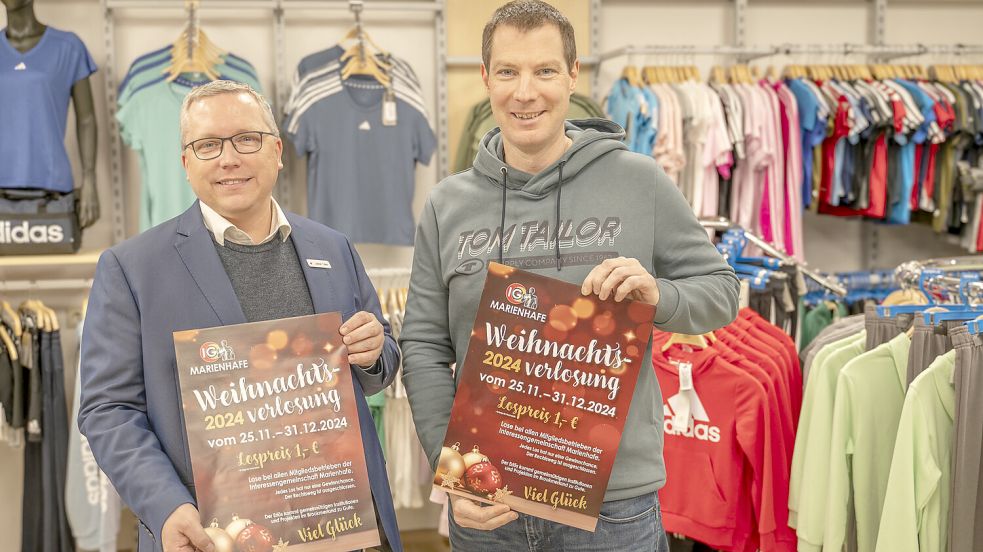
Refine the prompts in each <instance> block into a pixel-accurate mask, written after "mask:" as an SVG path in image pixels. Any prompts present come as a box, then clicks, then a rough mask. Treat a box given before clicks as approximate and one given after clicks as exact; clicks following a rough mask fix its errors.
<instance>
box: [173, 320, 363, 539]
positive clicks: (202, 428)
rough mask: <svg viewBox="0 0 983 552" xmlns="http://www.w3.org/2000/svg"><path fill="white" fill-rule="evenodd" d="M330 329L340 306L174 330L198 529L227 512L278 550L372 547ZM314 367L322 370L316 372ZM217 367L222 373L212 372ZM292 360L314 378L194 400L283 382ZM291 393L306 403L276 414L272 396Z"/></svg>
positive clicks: (354, 431) (355, 437) (335, 338)
mask: <svg viewBox="0 0 983 552" xmlns="http://www.w3.org/2000/svg"><path fill="white" fill-rule="evenodd" d="M340 327H341V316H340V315H339V314H338V313H325V314H315V315H312V316H301V317H297V318H288V319H283V320H271V321H267V322H254V323H249V324H239V325H234V326H224V327H218V328H208V329H202V330H187V331H181V332H174V350H175V353H176V355H177V366H178V375H179V380H180V385H181V396H182V401H183V409H184V421H185V429H186V432H187V436H188V447H189V450H190V452H191V464H192V471H193V472H194V479H195V490H196V494H197V500H198V510H199V512H200V514H201V519H202V523H203V525H205V527H209V525H210V524H211V523H212V521H213V520H215V521H217V526H218V527H220V528H225V527H228V526H229V524H230V522H232V520H233V519H234V517H238V518H240V519H248V520H251V521H252V522H254V523H255V524H257V525H259V526H261V527H260V528H253V529H252V536H253V537H254V538H255V539H258V540H259V542H264V541H266V540H270V541H272V543H274V546H273V549H274V550H276V551H277V552H279V551H282V550H290V551H298V552H314V551H318V552H329V551H335V550H352V549H358V548H363V547H369V546H375V545H378V544H379V532H378V528H377V527H376V518H375V513H374V509H373V505H372V494H371V490H370V488H369V476H368V470H367V468H366V465H365V453H364V449H363V448H362V437H361V432H360V428H359V420H358V411H357V408H356V404H355V392H354V387H353V383H352V375H351V369H350V368H349V365H348V357H347V353H346V350H345V348H344V347H343V344H342V341H341V336H340V334H339V332H338V329H339V328H340ZM315 365H319V366H321V367H322V368H318V369H316V370H315V369H313V366H315ZM222 367H225V368H229V367H231V368H232V369H225V370H218V371H216V368H222ZM299 367H303V369H304V370H305V373H315V372H317V373H320V374H321V375H322V381H316V380H314V379H311V380H308V384H307V385H304V386H302V387H297V388H295V389H286V390H285V389H283V388H282V387H281V388H274V393H272V394H268V395H266V396H263V397H253V398H249V399H247V400H243V401H241V402H238V403H233V404H230V405H228V406H224V405H223V404H222V403H221V402H218V403H216V404H217V405H216V407H215V408H214V409H208V410H207V411H205V410H203V408H202V407H201V406H200V403H201V400H200V398H199V397H203V396H204V393H205V391H206V390H208V389H209V388H213V389H214V390H216V392H222V391H230V390H240V389H242V385H243V384H244V385H246V386H249V385H251V384H252V385H255V384H258V383H260V382H266V381H269V382H273V381H275V380H276V378H278V377H281V376H282V377H283V378H284V379H281V380H280V382H281V385H282V383H283V382H285V381H290V380H287V379H286V377H288V376H293V375H296V374H297V373H298V370H299V369H300V368H299ZM293 381H294V382H298V381H301V378H299V377H298V378H295V379H294V380H293ZM247 388H248V387H247ZM195 390H197V391H198V393H199V394H198V395H197V396H196V394H195V392H194V391H195ZM230 396H231V394H227V395H226V397H230ZM294 400H297V401H305V404H304V406H305V407H306V409H305V410H306V411H304V412H299V411H295V412H293V413H286V412H285V407H283V406H279V407H278V402H277V401H279V404H280V405H283V404H284V403H288V402H291V401H294ZM207 404H208V402H207V399H206V405H207ZM295 404H301V403H295ZM267 405H268V406H269V409H268V408H267ZM336 408H337V410H336ZM269 411H272V412H278V414H277V415H276V416H267V419H266V420H261V419H257V420H255V421H254V420H253V419H251V417H250V416H249V413H253V414H254V415H257V416H258V415H259V413H260V412H269ZM288 455H289V457H288ZM236 525H237V524H232V526H233V527H235V526H236ZM238 525H240V526H241V525H242V523H241V522H239V523H238ZM262 528H265V529H266V531H268V533H263V532H262V530H261V529H262ZM232 533H235V531H232ZM243 533H245V531H243ZM332 533H333V534H332ZM236 536H237V537H240V536H241V534H240V535H236ZM247 536H248V535H247ZM242 538H245V537H242ZM239 548H240V549H248V547H247V546H240V547H239ZM256 549H257V550H263V549H264V548H263V547H259V548H256Z"/></svg>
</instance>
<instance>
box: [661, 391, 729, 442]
mask: <svg viewBox="0 0 983 552" xmlns="http://www.w3.org/2000/svg"><path fill="white" fill-rule="evenodd" d="M683 393H684V392H683V391H680V392H679V393H677V394H676V395H674V396H672V397H669V400H668V401H666V404H664V405H663V406H662V414H663V422H662V424H663V429H664V430H665V433H666V435H678V436H680V437H688V438H690V439H697V440H699V441H709V442H711V443H719V442H720V428H719V427H717V426H715V425H711V423H710V416H708V415H707V411H706V408H704V407H703V401H701V400H700V396H699V395H697V394H696V390H695V389H694V390H691V391H690V395H689V397H690V419H689V423H688V424H687V425H686V427H685V428H681V427H679V428H677V427H675V424H673V423H672V419H673V416H675V413H676V412H677V411H679V410H680V409H681V408H682V406H683V404H682V403H683V401H685V400H686V397H685V396H684V395H683Z"/></svg>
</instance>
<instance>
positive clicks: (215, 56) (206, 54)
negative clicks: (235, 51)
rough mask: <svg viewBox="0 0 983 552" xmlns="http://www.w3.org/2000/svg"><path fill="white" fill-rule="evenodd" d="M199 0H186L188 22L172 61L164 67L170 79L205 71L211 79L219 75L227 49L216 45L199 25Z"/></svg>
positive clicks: (173, 51)
mask: <svg viewBox="0 0 983 552" xmlns="http://www.w3.org/2000/svg"><path fill="white" fill-rule="evenodd" d="M198 5H199V0H185V2H184V6H185V9H186V10H187V12H188V22H187V24H186V25H185V27H184V30H183V31H181V35H180V36H178V38H177V40H175V41H174V44H173V47H172V48H171V63H170V64H169V65H168V66H167V67H166V68H165V69H164V71H163V72H164V73H165V74H166V75H167V80H168V81H173V80H174V79H176V78H177V77H178V76H179V75H181V74H182V73H203V74H204V75H205V76H207V77H208V78H209V79H211V80H215V79H217V78H218V77H219V73H218V71H217V70H216V67H217V66H218V65H219V64H220V63H221V62H222V56H224V55H225V51H223V50H222V49H220V48H218V47H217V46H215V44H213V43H212V41H211V40H209V39H208V36H207V35H205V32H204V31H202V30H201V28H200V27H199V25H198Z"/></svg>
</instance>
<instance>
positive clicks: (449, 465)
mask: <svg viewBox="0 0 983 552" xmlns="http://www.w3.org/2000/svg"><path fill="white" fill-rule="evenodd" d="M458 447H459V445H458V444H457V443H454V446H453V447H443V448H441V449H440V460H439V461H438V462H437V473H436V475H435V476H434V482H436V483H437V484H438V485H442V484H443V483H444V480H445V479H449V480H450V481H451V482H454V481H457V480H458V479H461V478H462V477H464V469H465V466H464V459H463V458H462V457H461V453H460V452H459V448H458Z"/></svg>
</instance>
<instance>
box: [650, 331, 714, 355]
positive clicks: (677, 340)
mask: <svg viewBox="0 0 983 552" xmlns="http://www.w3.org/2000/svg"><path fill="white" fill-rule="evenodd" d="M714 339H716V337H714ZM673 345H690V346H692V347H695V348H697V349H706V348H707V347H709V346H710V343H709V341H708V340H707V338H706V337H704V336H703V335H688V334H680V333H674V334H672V335H670V336H669V339H668V340H667V341H666V342H665V344H663V345H662V352H663V353H664V352H666V351H668V350H669V349H670V348H671V347H672V346H673Z"/></svg>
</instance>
